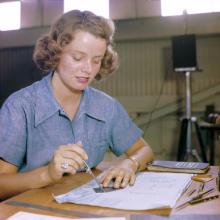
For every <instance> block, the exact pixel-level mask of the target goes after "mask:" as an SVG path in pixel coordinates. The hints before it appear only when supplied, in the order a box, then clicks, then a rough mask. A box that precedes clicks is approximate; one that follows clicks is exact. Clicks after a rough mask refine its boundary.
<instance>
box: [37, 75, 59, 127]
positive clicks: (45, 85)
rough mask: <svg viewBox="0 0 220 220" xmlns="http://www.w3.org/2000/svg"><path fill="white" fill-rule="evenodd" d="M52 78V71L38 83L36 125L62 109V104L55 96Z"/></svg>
mask: <svg viewBox="0 0 220 220" xmlns="http://www.w3.org/2000/svg"><path fill="white" fill-rule="evenodd" d="M51 78H52V73H50V74H48V75H47V76H46V77H44V78H43V79H42V80H41V81H40V83H39V84H38V88H37V96H36V107H35V126H38V125H39V124H40V123H41V122H43V121H45V120H46V119H48V118H49V117H51V116H52V115H53V114H55V113H56V112H57V111H59V110H61V107H60V105H59V104H58V103H57V101H56V100H55V98H54V96H53V92H52V86H51Z"/></svg>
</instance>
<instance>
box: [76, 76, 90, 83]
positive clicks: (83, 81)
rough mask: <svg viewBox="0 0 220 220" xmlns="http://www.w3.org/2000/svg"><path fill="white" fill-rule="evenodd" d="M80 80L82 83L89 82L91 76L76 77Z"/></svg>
mask: <svg viewBox="0 0 220 220" xmlns="http://www.w3.org/2000/svg"><path fill="white" fill-rule="evenodd" d="M76 78H77V80H78V82H80V83H88V82H89V78H88V77H76Z"/></svg>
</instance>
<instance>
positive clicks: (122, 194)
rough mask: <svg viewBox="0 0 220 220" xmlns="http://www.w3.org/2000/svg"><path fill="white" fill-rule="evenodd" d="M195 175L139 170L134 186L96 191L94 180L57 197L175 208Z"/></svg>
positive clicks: (139, 207)
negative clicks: (101, 191) (109, 190)
mask: <svg viewBox="0 0 220 220" xmlns="http://www.w3.org/2000/svg"><path fill="white" fill-rule="evenodd" d="M192 175H193V174H187V173H164V172H141V173H138V174H137V177H136V181H135V184H134V186H128V187H126V188H124V189H119V190H115V191H111V192H106V193H96V192H95V191H94V188H95V187H97V186H96V183H95V181H94V180H92V181H90V182H88V183H87V184H84V185H82V186H80V187H78V188H76V189H73V190H71V191H70V192H68V193H66V194H62V195H58V196H54V198H55V200H56V201H57V202H58V203H65V202H70V203H75V204H83V205H92V206H101V207H109V208H115V209H125V210H146V209H161V208H173V207H174V205H175V203H176V201H177V200H178V198H179V197H180V195H181V194H182V193H183V191H184V190H185V189H186V187H187V186H188V185H189V183H190V182H191V177H192ZM98 178H99V177H98Z"/></svg>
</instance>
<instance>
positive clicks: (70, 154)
mask: <svg viewBox="0 0 220 220" xmlns="http://www.w3.org/2000/svg"><path fill="white" fill-rule="evenodd" d="M87 159H88V156H87V154H86V152H85V150H84V149H83V147H82V143H81V142H80V141H79V142H77V143H76V144H67V145H61V146H59V148H58V149H57V150H56V151H55V153H54V155H53V159H52V160H51V161H50V163H49V165H48V173H49V176H50V178H51V179H52V181H53V182H57V181H59V180H60V179H61V178H62V176H63V174H64V173H71V174H75V173H76V172H77V170H78V169H80V168H83V167H84V162H83V160H87Z"/></svg>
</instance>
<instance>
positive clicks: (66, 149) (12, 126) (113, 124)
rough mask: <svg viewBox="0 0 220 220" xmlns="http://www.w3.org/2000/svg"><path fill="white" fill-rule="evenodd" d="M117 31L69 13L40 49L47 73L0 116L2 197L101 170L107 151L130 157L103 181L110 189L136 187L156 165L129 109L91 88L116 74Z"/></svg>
mask: <svg viewBox="0 0 220 220" xmlns="http://www.w3.org/2000/svg"><path fill="white" fill-rule="evenodd" d="M113 35H114V24H113V22H112V21H110V20H108V19H105V18H103V17H99V16H96V15H94V14H93V13H91V12H88V11H85V12H81V11H78V10H73V11H70V12H68V13H66V14H64V15H63V16H61V17H60V18H59V19H58V20H57V22H55V23H54V24H53V25H52V26H51V30H50V32H49V33H48V34H47V35H44V36H42V37H41V38H40V39H39V40H38V41H37V43H36V47H35V51H34V61H35V63H36V64H37V66H38V67H39V68H40V69H41V70H42V71H43V72H47V73H49V74H47V75H46V76H45V77H44V78H43V79H42V80H41V81H38V82H35V83H33V84H32V85H31V86H29V87H26V88H24V89H21V90H20V91H17V92H15V93H14V94H12V95H11V96H10V97H9V98H8V99H7V100H6V101H5V103H4V104H3V106H2V108H1V111H0V130H1V132H0V158H1V159H0V198H1V199H4V198H7V197H10V196H12V195H15V194H18V193H21V192H23V191H26V190H28V189H32V188H40V187H43V186H46V185H49V184H53V183H56V182H58V181H60V180H61V179H62V177H63V174H64V173H69V174H72V175H74V174H75V173H76V172H77V171H82V170H83V169H84V161H86V162H87V163H88V164H89V166H90V167H95V166H97V165H98V164H99V163H100V162H101V161H102V160H103V157H104V154H105V152H106V150H107V149H108V148H110V150H111V151H112V152H113V153H114V154H115V155H117V156H119V155H121V154H123V153H125V154H126V155H127V158H126V159H125V160H123V161H122V162H121V163H120V164H118V165H117V166H115V167H112V168H110V169H109V170H108V171H107V172H105V175H103V178H102V180H101V183H102V185H103V187H107V186H108V184H109V182H110V181H111V180H113V179H114V187H115V188H119V187H126V186H127V185H128V184H134V181H135V173H136V172H137V171H139V170H143V169H144V168H145V165H146V163H147V162H149V161H151V160H152V159H153V153H152V150H151V148H150V147H149V146H148V144H147V143H146V142H145V141H144V140H143V139H142V137H141V135H142V132H141V130H140V129H139V128H137V127H136V125H135V124H134V123H133V122H132V121H131V119H130V118H129V116H128V114H127V113H126V111H125V110H124V108H123V107H122V106H121V105H120V104H119V103H118V102H117V101H116V100H115V99H113V98H111V97H110V96H108V95H107V94H105V93H103V92H101V91H98V90H96V89H94V88H91V87H90V86H89V84H90V83H91V82H92V80H93V79H94V78H96V79H100V78H102V77H103V76H104V75H108V74H110V73H112V72H114V71H115V70H116V68H117V53H116V52H115V51H114V49H113V46H112V44H113Z"/></svg>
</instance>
